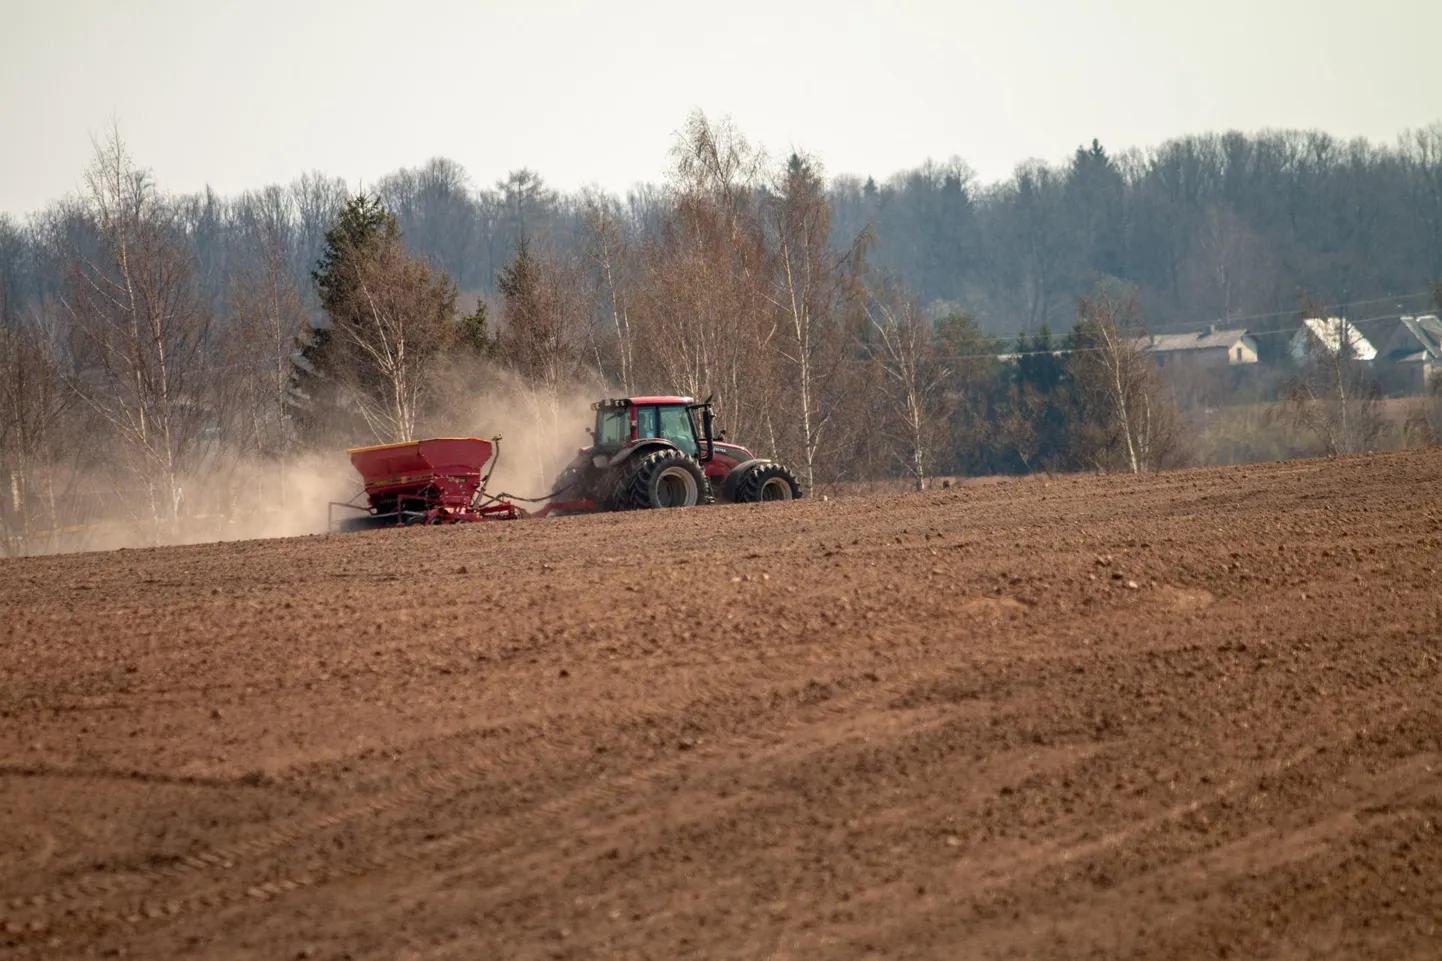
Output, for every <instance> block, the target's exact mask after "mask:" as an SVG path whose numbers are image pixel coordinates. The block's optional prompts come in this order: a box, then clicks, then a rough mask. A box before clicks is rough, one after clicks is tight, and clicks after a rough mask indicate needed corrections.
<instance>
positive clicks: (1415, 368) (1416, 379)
mask: <svg viewBox="0 0 1442 961" xmlns="http://www.w3.org/2000/svg"><path fill="white" fill-rule="evenodd" d="M1399 321H1400V322H1399V323H1398V324H1397V325H1396V327H1395V328H1394V329H1393V330H1392V332H1391V334H1390V336H1389V337H1388V338H1387V339H1386V340H1385V341H1381V342H1380V344H1381V346H1379V347H1378V348H1377V368H1378V370H1377V376H1378V380H1380V381H1381V383H1382V386H1383V387H1384V388H1385V389H1386V390H1387V391H1388V393H1393V394H1423V393H1426V392H1427V383H1428V381H1430V380H1431V379H1432V375H1433V374H1435V373H1438V372H1439V371H1442V320H1439V319H1438V318H1437V316H1436V315H1435V314H1425V315H1423V316H1421V317H1402V318H1399Z"/></svg>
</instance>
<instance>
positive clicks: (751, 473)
mask: <svg viewBox="0 0 1442 961" xmlns="http://www.w3.org/2000/svg"><path fill="white" fill-rule="evenodd" d="M778 477H779V478H781V479H782V480H784V481H785V482H786V484H787V486H788V487H790V488H791V499H792V500H800V499H801V498H802V497H804V496H805V491H803V490H802V488H801V481H800V480H798V479H797V477H796V474H795V473H793V472H792V470H791V469H790V468H789V467H787V466H786V465H784V464H776V463H769V464H757V465H755V466H754V467H750V468H747V470H746V474H745V475H744V476H743V477H742V478H741V479H740V480H739V481H738V482H737V484H736V502H737V503H738V504H754V503H758V502H760V501H761V490H762V488H764V487H765V486H766V482H767V481H770V480H773V479H775V478H778Z"/></svg>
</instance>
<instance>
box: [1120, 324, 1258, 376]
mask: <svg viewBox="0 0 1442 961" xmlns="http://www.w3.org/2000/svg"><path fill="white" fill-rule="evenodd" d="M1137 346H1138V347H1140V348H1141V349H1142V350H1144V351H1146V352H1147V353H1149V354H1151V355H1152V356H1153V357H1155V358H1156V361H1157V366H1158V367H1181V366H1184V365H1185V366H1189V367H1227V366H1230V365H1234V364H1255V363H1256V362H1257V341H1256V340H1255V339H1254V338H1253V337H1252V335H1251V334H1249V333H1247V331H1246V330H1245V329H1243V328H1234V329H1229V330H1224V329H1220V328H1218V327H1217V325H1216V324H1212V325H1210V326H1209V327H1207V329H1206V330H1203V331H1199V332H1197V333H1192V334H1155V335H1153V336H1150V337H1143V338H1141V339H1140V340H1139V341H1137Z"/></svg>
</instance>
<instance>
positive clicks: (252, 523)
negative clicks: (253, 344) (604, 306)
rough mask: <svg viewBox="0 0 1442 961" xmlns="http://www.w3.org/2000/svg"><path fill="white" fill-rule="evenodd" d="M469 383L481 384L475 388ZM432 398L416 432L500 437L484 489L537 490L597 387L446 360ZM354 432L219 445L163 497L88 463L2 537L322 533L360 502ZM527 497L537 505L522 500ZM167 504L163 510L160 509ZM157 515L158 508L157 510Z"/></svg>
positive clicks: (22, 551) (16, 542)
mask: <svg viewBox="0 0 1442 961" xmlns="http://www.w3.org/2000/svg"><path fill="white" fill-rule="evenodd" d="M477 385H483V387H481V388H480V389H478V388H477ZM436 393H437V397H438V399H440V400H441V401H442V403H440V404H438V405H437V406H436V408H435V409H433V411H432V412H431V414H430V416H429V417H427V418H426V421H425V424H424V428H423V429H422V430H421V431H420V432H419V436H421V437H479V438H485V439H491V438H495V437H500V438H501V442H500V443H499V445H498V447H497V450H498V459H496V460H494V461H493V462H492V464H491V465H489V466H490V467H491V468H492V476H491V480H490V482H489V484H488V485H487V492H488V493H490V494H499V493H507V494H510V495H513V496H514V497H516V498H526V499H537V500H540V499H544V497H545V496H546V495H547V494H549V493H550V492H551V491H552V488H553V485H554V483H555V481H556V478H557V477H558V476H559V475H560V472H561V470H562V469H563V468H564V467H565V465H566V464H567V463H568V462H569V461H570V460H571V459H572V458H573V457H574V456H575V455H576V452H577V450H578V449H579V448H581V447H584V446H586V445H587V444H588V443H589V436H588V435H587V432H586V429H587V428H588V427H590V426H591V423H592V421H593V418H594V414H593V412H592V411H591V406H590V405H591V404H592V403H593V402H594V401H595V400H596V399H597V398H599V397H601V396H603V395H604V393H605V388H604V387H602V386H600V385H594V384H576V385H570V386H567V387H564V388H562V389H559V390H555V391H552V390H546V389H536V388H533V387H530V386H528V385H526V384H525V383H523V382H522V381H520V380H519V379H518V378H516V377H514V376H513V375H510V374H507V373H505V372H498V371H495V370H484V371H478V370H474V369H465V370H462V369H459V368H457V369H454V370H451V371H447V372H445V375H444V378H443V380H442V382H441V383H440V384H438V385H437V392H436ZM378 442H379V441H377V440H376V439H375V438H374V437H371V436H365V435H362V434H359V433H357V434H355V436H353V437H348V438H346V441H345V442H341V443H337V444H336V445H335V447H334V449H327V450H310V451H302V452H297V453H293V454H291V455H290V456H288V457H285V458H280V459H268V458H266V459H263V458H256V457H254V456H249V455H246V454H244V453H239V452H237V451H235V450H233V449H230V448H228V447H227V446H226V445H223V444H222V445H218V446H217V448H215V449H213V450H212V451H211V452H210V453H209V454H208V455H207V457H206V459H205V462H204V465H203V467H202V468H200V469H197V470H194V471H192V472H189V473H187V474H184V475H182V476H181V477H179V478H178V481H177V489H176V490H175V491H174V492H173V493H172V495H171V496H172V497H173V504H168V503H164V501H163V498H164V495H163V494H162V493H160V492H157V491H155V490H153V489H150V488H148V487H146V486H144V485H143V483H139V482H135V481H131V480H121V481H119V482H117V481H116V480H115V479H114V476H113V475H112V474H109V473H107V472H104V471H99V470H97V471H92V472H90V473H89V475H88V476H86V477H84V478H82V481H81V483H80V484H79V485H78V488H79V489H78V491H77V492H75V493H72V494H71V495H70V496H69V497H67V498H65V499H62V500H60V501H58V502H57V504H56V507H55V508H54V510H53V511H51V512H50V513H51V522H49V523H42V524H37V525H35V526H34V527H33V528H32V530H31V531H30V532H29V533H27V534H26V535H25V536H24V537H23V539H12V542H11V543H9V544H7V548H8V550H7V553H10V554H17V555H34V554H56V553H70V552H76V551H103V550H116V549H120V548H128V549H134V548H144V547H156V546H163V545H169V544H200V543H210V542H218V541H235V540H251V539H258V538H275V537H295V536H301V535H306V534H320V533H325V532H327V531H328V530H330V528H331V520H332V517H334V519H335V520H336V521H339V520H340V519H341V518H342V517H345V516H354V515H355V514H356V513H357V512H356V511H354V510H348V509H345V508H333V507H332V504H336V503H346V502H351V503H355V504H360V505H364V504H365V496H364V491H363V486H362V483H361V478H360V476H359V475H358V474H357V473H356V471H355V469H354V467H352V465H351V463H350V459H349V457H347V455H346V449H347V448H348V447H364V446H369V445H371V444H375V443H378ZM521 506H523V507H526V508H533V507H535V506H537V505H535V504H531V503H522V504H521ZM172 514H173V517H171V516H170V515H172ZM157 518H164V519H160V520H158V519H157Z"/></svg>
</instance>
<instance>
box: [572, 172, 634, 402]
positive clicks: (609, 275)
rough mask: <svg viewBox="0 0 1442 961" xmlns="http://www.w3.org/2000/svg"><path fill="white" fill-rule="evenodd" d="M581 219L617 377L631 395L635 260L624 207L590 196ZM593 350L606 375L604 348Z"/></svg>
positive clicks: (595, 347) (615, 202)
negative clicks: (633, 265)
mask: <svg viewBox="0 0 1442 961" xmlns="http://www.w3.org/2000/svg"><path fill="white" fill-rule="evenodd" d="M581 216H582V220H583V223H584V225H585V231H586V255H587V259H588V261H589V263H590V265H591V268H592V271H593V273H594V275H595V281H594V282H595V286H596V291H597V305H598V307H599V313H600V314H601V315H602V316H604V317H605V318H606V321H605V323H607V324H609V328H610V329H609V334H610V338H612V344H613V348H614V352H615V358H614V372H615V376H616V378H617V379H618V380H619V381H620V383H621V389H622V390H624V391H625V392H626V393H627V394H630V393H631V392H632V389H633V388H634V386H635V372H634V371H635V346H634V344H633V343H632V337H631V317H630V284H629V283H628V281H629V279H630V276H629V275H630V273H631V270H630V265H631V264H632V262H633V260H634V257H633V252H632V250H631V247H630V244H629V243H628V241H627V238H626V235H625V233H624V231H623V229H622V213H621V210H620V204H619V203H618V202H617V201H616V200H614V199H613V198H611V197H608V196H605V195H602V194H598V193H588V194H586V195H585V197H584V198H583V199H582V206H581ZM597 339H599V338H597ZM592 349H593V351H594V352H595V354H596V367H597V369H598V370H600V371H602V372H603V373H605V372H606V370H607V366H608V365H607V363H606V361H605V360H604V359H603V358H602V356H601V355H602V350H601V347H600V345H599V344H597V343H594V342H593V345H592Z"/></svg>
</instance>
